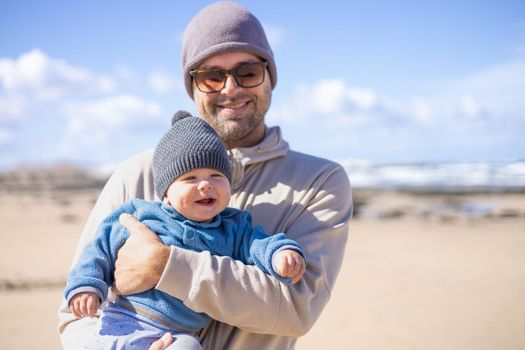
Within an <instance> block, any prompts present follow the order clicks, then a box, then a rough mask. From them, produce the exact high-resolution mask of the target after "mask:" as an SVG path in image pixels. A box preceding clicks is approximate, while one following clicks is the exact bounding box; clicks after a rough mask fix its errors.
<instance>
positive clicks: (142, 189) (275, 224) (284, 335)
mask: <svg viewBox="0 0 525 350" xmlns="http://www.w3.org/2000/svg"><path fill="white" fill-rule="evenodd" d="M152 156H153V151H152V150H151V151H147V152H144V153H141V154H138V155H136V156H133V157H131V158H130V159H128V160H127V161H125V162H124V163H122V164H121V165H120V166H119V167H118V168H117V170H116V171H115V173H114V174H113V175H112V176H111V178H110V179H109V180H108V183H107V184H106V186H105V187H104V189H103V191H102V193H101V195H100V197H99V199H98V201H97V203H96V204H95V207H94V208H93V211H92V213H91V215H90V217H89V219H88V222H87V223H86V226H85V228H84V231H83V233H82V236H81V238H80V241H79V244H78V246H77V250H76V254H75V258H74V261H73V264H74V263H75V262H76V261H77V259H78V257H79V254H80V252H81V250H82V248H83V247H84V246H85V245H86V244H87V242H88V241H90V240H91V239H92V238H93V236H94V234H95V231H96V226H97V225H98V223H99V222H100V221H101V220H102V219H103V218H104V217H105V216H107V215H108V214H109V213H110V212H112V211H113V210H114V209H115V208H117V207H118V206H119V205H120V204H122V203H123V202H125V201H127V200H129V199H132V198H144V199H148V200H153V199H157V200H158V198H156V197H155V192H154V189H153V178H152V176H153V174H152V171H151V161H152ZM230 157H231V159H232V164H233V183H232V193H233V195H232V198H231V201H230V206H231V207H234V208H239V209H242V210H248V211H250V212H251V214H252V216H253V220H254V225H262V226H263V227H264V229H265V231H266V232H268V233H272V232H273V233H277V232H285V233H286V234H287V235H288V237H289V238H291V239H294V240H296V241H297V242H298V243H299V244H300V245H301V246H302V247H303V249H304V252H305V255H306V262H307V268H306V272H305V274H304V277H303V279H302V280H301V281H300V282H299V283H297V284H295V285H284V284H281V283H279V282H278V281H277V280H276V279H274V278H272V277H270V276H268V275H266V274H264V273H263V272H262V271H261V270H259V269H258V268H256V267H254V266H247V265H244V264H243V263H241V262H239V261H236V260H233V259H232V258H230V257H220V256H211V255H210V254H209V253H208V252H202V253H197V252H193V251H189V250H185V249H181V248H176V247H172V249H171V255H170V259H169V261H168V265H167V266H166V269H165V270H164V273H163V275H162V277H161V280H160V281H159V283H158V285H157V286H156V288H157V289H159V290H161V291H164V292H166V293H168V294H171V295H173V296H174V297H176V298H179V299H181V300H182V301H183V302H184V303H185V304H186V305H187V306H188V307H190V308H192V309H193V310H195V311H198V312H205V313H207V314H208V315H210V316H211V318H213V319H215V320H217V321H216V322H212V324H211V325H210V326H209V327H208V328H206V329H205V330H203V332H202V334H201V339H202V340H201V343H202V345H203V348H204V349H235V350H241V349H293V347H294V345H295V342H296V338H297V337H299V336H301V335H303V334H305V333H306V332H307V331H308V330H309V329H310V328H311V327H312V326H313V324H314V322H315V321H316V320H317V318H318V317H319V315H320V313H321V311H322V310H323V308H324V306H325V305H326V303H327V302H328V299H329V298H330V293H331V291H332V289H333V287H334V283H335V280H336V277H337V274H338V272H339V269H340V266H341V262H342V259H343V254H344V249H345V246H346V240H347V234H348V223H349V221H350V218H351V216H352V198H351V189H350V184H349V181H348V177H347V175H346V172H345V171H344V169H343V168H342V167H341V166H340V165H338V164H336V163H333V162H330V161H327V160H325V159H321V158H316V157H312V156H309V155H305V154H302V153H298V152H294V151H291V150H289V149H288V144H287V143H286V141H284V140H283V139H282V138H281V133H280V130H279V128H278V127H273V128H269V129H268V130H267V134H266V137H265V139H264V140H263V141H262V142H261V143H260V144H259V145H257V146H255V147H250V148H239V149H233V150H232V151H231V152H230ZM59 318H60V325H59V331H60V333H61V339H62V343H63V345H64V348H66V349H74V348H76V347H78V346H79V345H80V344H81V342H82V341H81V339H82V337H88V336H89V334H90V332H92V331H93V329H94V326H95V321H94V320H92V319H89V318H83V319H80V320H75V319H74V318H73V316H72V314H71V313H70V312H69V310H68V308H67V306H66V305H65V303H64V302H63V303H62V305H61V307H60V310H59ZM327 336H328V335H327Z"/></svg>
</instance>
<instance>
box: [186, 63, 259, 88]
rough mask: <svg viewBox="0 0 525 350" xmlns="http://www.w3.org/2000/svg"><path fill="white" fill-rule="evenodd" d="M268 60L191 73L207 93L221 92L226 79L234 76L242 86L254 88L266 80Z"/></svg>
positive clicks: (196, 82) (198, 86)
mask: <svg viewBox="0 0 525 350" xmlns="http://www.w3.org/2000/svg"><path fill="white" fill-rule="evenodd" d="M267 66H268V62H267V61H261V62H254V63H242V64H240V65H238V66H237V67H235V68H232V69H229V70H224V69H215V68H213V69H195V70H192V71H190V75H191V77H192V78H193V80H195V84H196V85H197V89H199V90H200V91H202V92H205V93H211V92H219V91H221V90H222V89H224V86H226V79H228V76H232V77H233V80H235V83H236V84H237V85H238V86H240V87H242V88H253V87H256V86H259V85H261V84H262V83H263V82H264V71H265V70H266V67H267Z"/></svg>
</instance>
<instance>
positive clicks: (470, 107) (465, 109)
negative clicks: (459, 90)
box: [461, 95, 480, 118]
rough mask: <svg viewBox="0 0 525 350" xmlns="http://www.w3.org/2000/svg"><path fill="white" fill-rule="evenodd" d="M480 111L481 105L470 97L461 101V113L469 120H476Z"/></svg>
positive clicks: (465, 97) (467, 96)
mask: <svg viewBox="0 0 525 350" xmlns="http://www.w3.org/2000/svg"><path fill="white" fill-rule="evenodd" d="M479 111H480V105H479V103H478V102H477V101H476V100H475V99H474V98H473V97H472V96H469V95H466V96H463V98H462V99H461V112H462V114H463V115H465V116H466V117H469V118H474V117H476V115H477V114H478V113H479Z"/></svg>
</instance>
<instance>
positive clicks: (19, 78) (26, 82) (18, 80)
mask: <svg viewBox="0 0 525 350" xmlns="http://www.w3.org/2000/svg"><path fill="white" fill-rule="evenodd" d="M0 83H1V84H2V87H3V90H4V91H5V92H6V93H9V94H12V93H23V94H29V95H31V96H32V97H36V98H38V99H42V100H58V99H60V98H62V97H63V96H64V95H65V94H67V93H68V92H74V93H79V92H83V93H108V92H111V91H113V90H114V89H115V82H114V81H113V80H112V79H111V78H109V77H107V76H103V75H95V74H93V73H91V72H90V71H89V70H87V69H84V68H80V67H75V66H72V65H70V64H68V63H66V62H65V61H63V60H57V59H53V58H50V57H49V56H47V55H46V54H45V53H44V52H42V51H41V50H39V49H33V50H31V51H29V52H27V53H24V54H22V55H21V56H20V57H18V59H16V60H14V59H9V58H1V59H0Z"/></svg>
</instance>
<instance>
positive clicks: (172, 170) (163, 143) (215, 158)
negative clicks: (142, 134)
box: [153, 111, 232, 199]
mask: <svg viewBox="0 0 525 350" xmlns="http://www.w3.org/2000/svg"><path fill="white" fill-rule="evenodd" d="M171 124H172V125H171V128H170V130H169V131H168V132H167V133H166V134H165V135H164V136H163V137H162V138H161V139H160V141H159V143H158V145H157V147H156V148H155V152H154V153H153V178H154V183H155V192H156V193H157V195H158V196H159V198H160V199H163V198H164V195H165V194H166V191H167V189H168V187H169V185H171V183H172V182H173V181H174V180H175V179H176V178H178V177H179V176H181V175H182V174H184V173H187V172H188V171H190V170H193V169H198V168H210V169H215V170H217V171H220V172H221V173H223V174H224V175H225V176H226V177H227V178H228V181H230V182H231V177H232V171H231V165H230V161H229V159H228V153H227V152H226V147H224V144H223V143H222V141H221V139H220V137H219V135H217V132H215V130H213V128H212V127H211V126H209V125H208V123H206V122H205V121H204V120H202V119H201V118H198V117H194V116H192V115H191V114H190V113H188V112H185V111H178V112H177V113H175V115H174V116H173V119H172V121H171Z"/></svg>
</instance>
